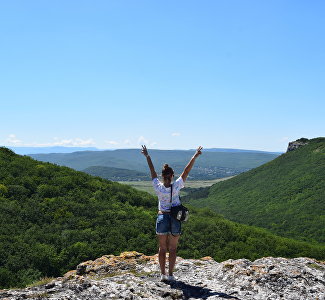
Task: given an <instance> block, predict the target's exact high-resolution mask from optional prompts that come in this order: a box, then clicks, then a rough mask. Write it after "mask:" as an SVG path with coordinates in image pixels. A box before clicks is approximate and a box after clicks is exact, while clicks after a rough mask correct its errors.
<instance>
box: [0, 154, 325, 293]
mask: <svg viewBox="0 0 325 300" xmlns="http://www.w3.org/2000/svg"><path fill="white" fill-rule="evenodd" d="M156 213H157V200H156V198H155V197H153V196H151V195H150V194H148V193H145V192H141V191H137V190H135V189H133V188H131V187H129V186H126V185H122V184H119V183H115V182H111V181H108V180H105V179H102V178H99V177H93V176H90V175H88V174H86V173H83V172H78V171H75V170H73V169H70V168H67V167H60V166H57V165H54V164H51V163H43V162H39V161H36V160H33V159H31V158H30V157H25V156H19V155H16V154H15V153H14V152H12V151H10V150H9V149H6V148H0V288H7V287H14V286H16V287H21V286H24V285H26V284H29V283H31V282H32V281H35V280H38V279H39V278H41V277H45V276H48V277H51V276H53V277H57V276H60V275H62V274H63V273H65V272H66V271H68V270H71V269H74V268H75V267H76V265H77V264H78V263H80V262H82V261H85V260H88V259H95V258H97V257H100V256H102V255H105V254H115V255H117V254H119V253H120V252H122V251H128V250H135V251H138V252H143V253H147V254H149V255H152V254H155V253H156V252H157V240H156V235H155V218H156ZM178 255H180V256H183V257H184V258H191V257H192V258H198V257H202V256H206V255H210V256H212V257H213V258H215V259H216V260H218V261H221V260H225V259H228V258H242V257H246V258H248V259H256V258H258V257H262V256H271V255H272V256H284V257H296V256H309V257H314V258H317V259H324V258H325V247H321V246H316V245H310V244H308V243H305V242H296V241H294V240H290V239H286V238H281V237H277V236H275V235H273V234H270V233H269V232H267V231H266V230H264V229H258V228H254V227H250V226H246V225H240V224H236V223H234V222H231V221H228V220H226V219H224V218H223V217H221V216H219V215H217V214H216V213H213V212H211V211H210V210H201V209H194V208H192V209H191V219H190V221H189V222H188V223H187V224H185V225H184V226H183V235H182V238H181V242H180V245H179V251H178Z"/></svg>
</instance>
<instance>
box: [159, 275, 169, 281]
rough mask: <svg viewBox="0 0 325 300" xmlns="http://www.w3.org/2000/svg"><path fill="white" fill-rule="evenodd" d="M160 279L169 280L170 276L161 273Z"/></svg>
mask: <svg viewBox="0 0 325 300" xmlns="http://www.w3.org/2000/svg"><path fill="white" fill-rule="evenodd" d="M160 281H168V276H167V275H165V274H161V275H160Z"/></svg>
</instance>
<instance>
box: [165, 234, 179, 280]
mask: <svg viewBox="0 0 325 300" xmlns="http://www.w3.org/2000/svg"><path fill="white" fill-rule="evenodd" d="M179 237H180V235H172V234H170V235H169V240H168V250H169V275H173V271H174V267H175V263H176V250H177V244H178V240H179Z"/></svg>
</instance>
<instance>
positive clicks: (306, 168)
mask: <svg viewBox="0 0 325 300" xmlns="http://www.w3.org/2000/svg"><path fill="white" fill-rule="evenodd" d="M190 198H191V200H190V201H189V202H190V203H191V204H192V205H195V206H197V207H209V208H211V209H213V210H214V211H216V212H218V213H220V214H222V215H224V216H225V217H226V218H227V219H230V220H233V221H237V222H241V223H245V224H249V225H255V226H259V227H264V228H267V229H269V230H271V231H273V232H274V233H276V234H279V235H282V236H286V237H291V238H295V239H300V240H306V241H313V242H319V243H325V138H316V139H312V140H310V141H309V144H308V145H305V146H302V147H300V148H298V149H296V150H294V151H291V152H288V153H285V154H283V155H281V156H279V157H278V158H276V159H274V160H273V161H271V162H268V163H266V164H264V165H262V166H260V167H258V168H255V169H253V170H250V171H248V172H245V173H243V174H240V175H238V176H236V177H234V178H232V179H229V180H227V181H223V182H220V183H217V184H215V185H213V186H212V187H210V188H207V189H201V190H200V191H198V192H197V193H192V194H191V195H190Z"/></svg>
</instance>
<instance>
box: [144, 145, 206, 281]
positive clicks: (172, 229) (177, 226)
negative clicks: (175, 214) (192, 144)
mask: <svg viewBox="0 0 325 300" xmlns="http://www.w3.org/2000/svg"><path fill="white" fill-rule="evenodd" d="M201 150H202V147H201V146H200V147H199V148H197V150H196V152H195V154H194V155H193V157H192V158H191V160H190V162H189V163H188V164H187V166H186V167H185V169H184V171H183V173H182V174H181V176H180V177H179V178H178V179H177V180H176V181H175V182H174V183H173V187H172V191H173V195H172V203H170V200H171V184H172V180H173V178H174V170H173V169H172V168H170V167H169V166H168V165H167V164H165V165H164V168H163V170H162V174H161V175H162V178H163V182H161V181H160V180H159V179H158V176H157V173H156V171H155V168H154V166H153V164H152V161H151V158H150V156H149V154H148V150H147V148H146V146H145V145H143V146H142V151H141V152H142V153H143V155H144V156H145V157H146V158H147V162H148V165H149V168H150V172H151V178H152V184H153V187H154V189H155V192H156V194H157V196H158V200H159V203H158V215H157V221H156V234H157V237H158V240H159V256H158V257H159V265H160V270H161V278H160V279H161V281H175V277H174V276H173V270H174V266H175V262H176V249H177V243H178V240H179V237H180V234H181V222H180V221H178V220H176V219H174V218H172V217H171V215H170V208H171V206H176V205H179V204H180V199H179V192H180V189H181V188H183V187H184V182H185V180H186V178H187V176H188V174H189V172H190V171H191V169H192V167H193V165H194V162H195V159H196V158H197V157H198V156H199V155H200V154H201ZM167 250H168V252H169V270H168V271H169V272H168V273H169V276H167V275H166V270H165V263H166V253H167Z"/></svg>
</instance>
